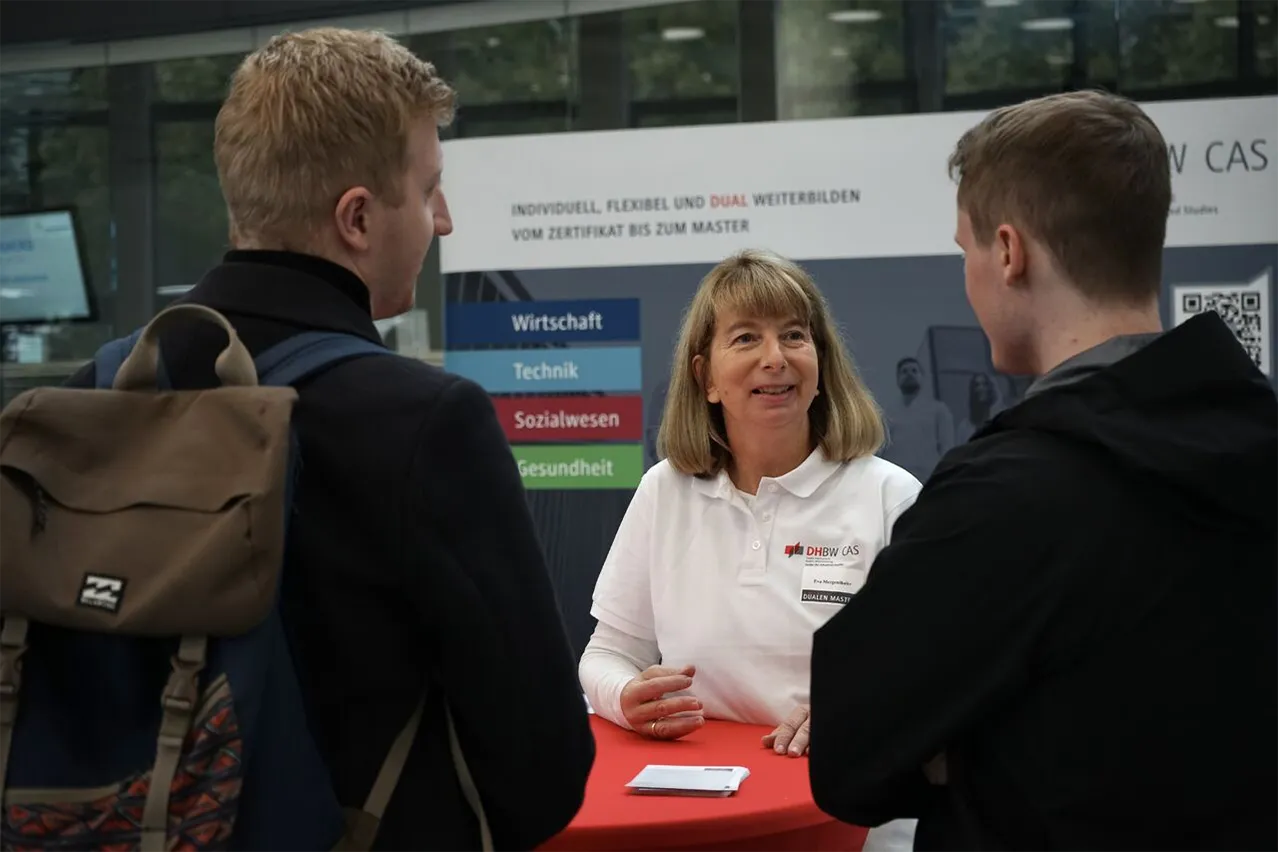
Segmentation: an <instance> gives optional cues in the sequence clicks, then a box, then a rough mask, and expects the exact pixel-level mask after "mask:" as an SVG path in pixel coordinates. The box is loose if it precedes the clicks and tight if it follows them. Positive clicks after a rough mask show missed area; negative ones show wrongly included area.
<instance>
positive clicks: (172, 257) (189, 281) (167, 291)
mask: <svg viewBox="0 0 1278 852" xmlns="http://www.w3.org/2000/svg"><path fill="white" fill-rule="evenodd" d="M155 180H156V184H155V213H156V215H155V285H156V304H157V306H158V305H162V304H164V303H166V302H168V301H171V300H172V299H173V298H176V297H177V296H179V295H181V294H182V293H183V292H185V291H186V289H188V288H189V287H191V286H193V285H195V284H196V282H198V281H199V280H200V278H202V277H203V275H204V273H205V272H206V271H208V269H209V267H211V266H213V265H214V264H216V263H217V262H218V260H219V259H220V258H221V257H222V254H223V253H224V252H225V251H226V248H227V222H226V205H225V203H224V202H223V200H222V190H221V188H220V187H219V186H218V182H217V167H216V166H215V165H214V163H213V122H212V121H167V122H164V123H162V124H157V125H156V127H155Z"/></svg>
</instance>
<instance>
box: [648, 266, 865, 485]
mask: <svg viewBox="0 0 1278 852" xmlns="http://www.w3.org/2000/svg"><path fill="white" fill-rule="evenodd" d="M725 311H738V312H741V313H743V314H746V315H747V316H751V317H767V318H774V317H795V318H796V319H798V320H800V321H805V322H807V324H808V328H809V329H810V333H811V334H812V341H813V344H814V346H815V347H816V351H817V367H818V370H819V372H820V379H819V382H818V385H817V387H818V389H819V390H820V393H819V394H817V397H816V399H814V400H813V401H812V407H811V408H809V409H808V417H809V418H810V421H811V423H812V432H813V435H814V436H815V437H816V439H817V443H818V445H819V446H820V447H821V450H822V452H823V453H824V454H825V457H826V458H827V459H830V460H831V461H852V460H853V459H857V458H860V457H862V456H868V455H873V454H874V453H876V452H878V450H879V448H880V447H882V446H883V440H884V429H883V415H882V412H881V411H880V409H879V406H878V404H877V403H876V402H875V401H874V397H873V396H871V394H870V391H869V390H868V389H867V388H866V387H865V385H864V384H863V383H862V381H861V377H860V376H859V375H858V374H857V371H856V367H855V365H854V364H853V363H852V358H851V356H849V355H848V352H847V349H845V348H844V346H843V339H842V337H841V336H840V335H839V330H838V328H837V327H836V326H835V324H834V321H833V319H832V318H831V316H830V308H829V306H828V305H827V304H826V302H825V297H824V296H822V295H821V291H820V290H818V289H817V286H816V284H815V283H813V281H812V278H811V277H810V276H809V275H808V274H807V273H806V272H805V271H804V270H803V268H802V267H800V266H799V265H798V264H797V263H794V262H793V261H790V260H786V259H785V258H783V257H780V256H779V255H776V254H773V253H771V252H767V251H760V250H755V249H751V250H747V251H743V252H740V253H738V254H734V255H733V256H732V257H729V258H728V259H726V260H724V261H723V262H721V263H720V264H719V265H718V266H716V267H715V268H714V269H712V270H710V273H709V274H708V275H706V277H705V278H703V279H702V281H701V286H700V287H699V288H698V289H697V294H696V295H695V296H694V297H693V298H692V303H691V304H690V305H689V307H688V311H687V313H686V314H685V315H684V319H683V328H682V329H680V331H679V342H678V344H676V346H675V354H674V364H673V366H672V368H671V370H670V388H669V391H668V392H667V394H666V408H665V412H664V414H663V415H662V418H661V429H660V431H659V432H658V434H657V448H658V452H659V453H660V454H661V455H662V456H664V457H665V458H666V459H667V460H668V461H669V462H670V465H671V466H672V467H674V469H675V470H677V471H679V472H680V473H685V474H689V475H691V476H702V477H707V476H714V475H716V474H718V473H719V471H721V470H723V469H724V468H725V467H726V466H727V464H728V461H729V459H730V458H731V456H732V449H731V448H730V447H729V446H728V438H727V432H726V431H725V429H724V424H723V409H722V407H721V406H720V405H718V404H714V403H711V402H710V401H709V400H707V399H706V394H705V390H704V389H703V387H702V385H701V383H700V382H699V381H698V379H697V375H696V371H695V370H694V369H693V360H694V358H695V357H696V356H698V355H700V356H702V357H703V358H705V359H706V361H707V363H708V361H709V358H710V344H711V342H712V341H713V339H714V332H715V325H714V324H715V318H716V317H717V316H719V315H720V314H721V313H723V312H725Z"/></svg>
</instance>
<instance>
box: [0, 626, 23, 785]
mask: <svg viewBox="0 0 1278 852" xmlns="http://www.w3.org/2000/svg"><path fill="white" fill-rule="evenodd" d="M27 623H28V622H27V619H26V618H25V617H23V616H20V615H14V614H13V613H8V614H6V615H5V616H4V627H3V628H0V799H3V797H4V789H5V786H6V785H5V779H6V778H7V776H8V772H9V749H10V747H11V746H12V745H13V726H14V723H15V722H16V721H17V719H18V689H19V687H21V685H22V655H23V654H25V653H26V651H27Z"/></svg>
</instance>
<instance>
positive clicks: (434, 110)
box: [213, 27, 455, 248]
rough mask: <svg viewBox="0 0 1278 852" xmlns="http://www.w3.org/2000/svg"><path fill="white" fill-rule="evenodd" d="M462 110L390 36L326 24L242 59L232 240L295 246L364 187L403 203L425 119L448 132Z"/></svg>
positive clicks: (227, 108) (229, 164) (221, 126)
mask: <svg viewBox="0 0 1278 852" xmlns="http://www.w3.org/2000/svg"><path fill="white" fill-rule="evenodd" d="M454 108H455V93H454V92H453V89H452V88H451V87H449V86H448V84H447V83H445V82H444V81H443V80H442V79H441V78H440V76H439V75H438V74H437V73H436V71H435V67H434V66H433V65H431V64H430V63H429V62H424V61H422V60H421V59H418V58H417V57H416V56H414V55H413V53H412V51H410V50H409V49H408V48H406V47H404V46H403V45H402V44H400V43H399V42H397V41H395V40H394V39H393V38H391V37H390V36H388V35H385V34H383V33H379V32H371V31H363V30H347V29H337V28H332V27H322V28H318V29H312V30H306V31H304V32H296V33H286V34H283V35H278V36H276V37H275V38H273V39H271V40H270V42H269V43H267V44H266V45H265V46H263V47H262V48H260V49H259V50H257V51H255V52H254V53H251V54H249V56H248V57H246V58H245V59H244V62H243V63H241V64H240V67H239V69H238V70H236V72H235V75H234V76H233V77H232V78H231V88H230V93H229V94H228V95H227V98H226V101H225V103H223V104H222V108H221V110H220V111H219V112H218V114H217V123H216V125H215V130H214V141H213V153H214V159H215V160H216V162H217V173H218V180H219V181H220V182H221V185H222V195H223V197H224V198H225V199H226V209H227V216H228V218H229V219H230V226H231V242H232V244H233V245H237V244H241V243H245V242H247V243H254V244H262V243H267V244H271V243H274V244H279V245H278V247H281V248H285V247H293V246H290V245H289V243H291V242H293V241H297V240H306V239H307V238H308V236H309V234H310V233H311V232H312V229H313V227H314V226H315V225H317V224H318V223H320V222H322V221H323V220H324V219H325V218H326V217H327V216H330V215H331V214H332V211H333V207H334V205H335V204H336V203H337V200H338V199H339V198H340V197H341V196H342V193H344V192H345V191H346V190H348V189H350V188H351V187H354V186H366V187H368V189H369V190H370V191H372V192H373V193H375V194H376V195H378V196H379V197H380V198H383V199H384V200H386V201H387V203H389V204H391V205H393V206H397V205H399V204H401V203H403V187H402V186H401V182H402V177H403V175H404V173H405V172H406V171H407V168H408V137H409V133H410V131H411V130H412V127H413V125H414V123H415V122H417V121H418V120H419V119H421V118H428V117H429V118H434V119H435V121H436V122H437V124H439V125H440V126H443V125H447V124H448V123H449V122H450V121H451V120H452V117H453V111H454Z"/></svg>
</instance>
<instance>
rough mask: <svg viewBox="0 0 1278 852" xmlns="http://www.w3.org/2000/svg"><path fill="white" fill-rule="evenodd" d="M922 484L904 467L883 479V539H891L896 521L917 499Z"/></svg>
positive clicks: (887, 540) (886, 540)
mask: <svg viewBox="0 0 1278 852" xmlns="http://www.w3.org/2000/svg"><path fill="white" fill-rule="evenodd" d="M922 488H923V485H922V484H921V483H920V482H919V481H918V480H917V479H915V478H914V475H913V474H912V473H910V472H909V471H907V470H905V469H904V468H897V469H896V470H895V471H893V472H892V474H891V475H889V476H887V477H884V480H883V489H882V495H883V540H884V541H885V542H891V541H892V531H893V530H894V529H895V528H896V522H897V521H898V520H899V519H900V517H901V516H902V515H904V514H905V512H906V511H907V510H908V509H909V508H910V507H911V506H913V505H914V501H915V500H917V499H918V496H919V491H920V490H922Z"/></svg>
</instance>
